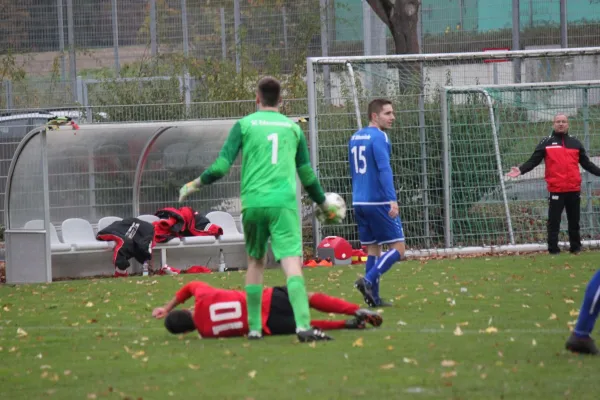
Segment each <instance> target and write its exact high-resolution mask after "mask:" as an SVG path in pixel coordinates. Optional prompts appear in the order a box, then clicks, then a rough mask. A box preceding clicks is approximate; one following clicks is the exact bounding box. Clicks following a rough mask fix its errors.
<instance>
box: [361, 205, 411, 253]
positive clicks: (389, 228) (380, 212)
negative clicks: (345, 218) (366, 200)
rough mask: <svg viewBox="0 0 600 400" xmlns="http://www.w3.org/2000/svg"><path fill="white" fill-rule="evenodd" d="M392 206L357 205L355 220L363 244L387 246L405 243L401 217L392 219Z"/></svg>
mask: <svg viewBox="0 0 600 400" xmlns="http://www.w3.org/2000/svg"><path fill="white" fill-rule="evenodd" d="M389 211H390V206H389V205H387V204H378V205H355V206H354V218H355V219H356V224H357V225H358V239H359V240H360V243H361V244H387V243H394V242H403V241H404V230H403V229H402V221H400V217H396V218H390V216H389V215H388V212H389Z"/></svg>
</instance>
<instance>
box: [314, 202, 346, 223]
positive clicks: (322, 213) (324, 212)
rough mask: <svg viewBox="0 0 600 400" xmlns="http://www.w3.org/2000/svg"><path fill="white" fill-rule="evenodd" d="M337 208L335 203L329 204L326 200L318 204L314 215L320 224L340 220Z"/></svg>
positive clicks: (338, 221)
mask: <svg viewBox="0 0 600 400" xmlns="http://www.w3.org/2000/svg"><path fill="white" fill-rule="evenodd" d="M339 211H340V210H339V208H338V207H337V206H336V205H335V204H329V203H328V202H327V200H325V201H324V202H323V203H321V204H318V207H317V211H316V216H317V219H318V220H319V222H320V223H321V224H324V225H331V224H339V223H340V222H342V218H341V217H340V213H339Z"/></svg>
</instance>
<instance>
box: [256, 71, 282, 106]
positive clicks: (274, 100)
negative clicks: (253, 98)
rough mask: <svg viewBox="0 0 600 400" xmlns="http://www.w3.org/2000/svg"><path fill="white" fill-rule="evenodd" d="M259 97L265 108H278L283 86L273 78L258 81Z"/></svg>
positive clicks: (266, 77)
mask: <svg viewBox="0 0 600 400" xmlns="http://www.w3.org/2000/svg"><path fill="white" fill-rule="evenodd" d="M258 97H259V98H260V102H261V104H262V105H263V106H266V107H277V105H278V104H279V99H280V98H281V84H280V83H279V81H278V80H277V79H275V78H273V77H272V76H265V77H264V78H261V79H260V80H259V81H258Z"/></svg>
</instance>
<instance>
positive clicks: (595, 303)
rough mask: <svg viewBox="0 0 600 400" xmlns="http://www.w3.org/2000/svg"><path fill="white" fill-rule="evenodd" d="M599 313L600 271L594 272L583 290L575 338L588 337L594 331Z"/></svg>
mask: <svg viewBox="0 0 600 400" xmlns="http://www.w3.org/2000/svg"><path fill="white" fill-rule="evenodd" d="M599 312H600V270H598V271H596V273H595V274H594V276H592V279H591V280H590V281H589V283H588V285H587V288H586V289H585V296H584V298H583V304H582V305H581V309H580V310H579V317H578V318H577V325H575V330H574V331H573V333H575V335H576V336H579V337H588V336H590V334H591V333H592V330H593V329H594V324H595V323H596V319H597V318H598V313H599Z"/></svg>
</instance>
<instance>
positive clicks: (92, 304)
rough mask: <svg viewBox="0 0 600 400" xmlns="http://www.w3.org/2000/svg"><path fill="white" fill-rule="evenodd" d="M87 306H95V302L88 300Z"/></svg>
mask: <svg viewBox="0 0 600 400" xmlns="http://www.w3.org/2000/svg"><path fill="white" fill-rule="evenodd" d="M85 306H86V307H94V303H92V302H91V301H88V302H87V304H86V305H85Z"/></svg>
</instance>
